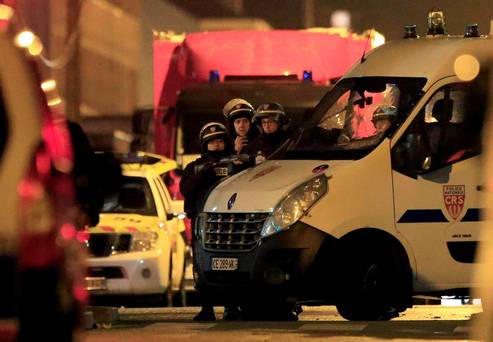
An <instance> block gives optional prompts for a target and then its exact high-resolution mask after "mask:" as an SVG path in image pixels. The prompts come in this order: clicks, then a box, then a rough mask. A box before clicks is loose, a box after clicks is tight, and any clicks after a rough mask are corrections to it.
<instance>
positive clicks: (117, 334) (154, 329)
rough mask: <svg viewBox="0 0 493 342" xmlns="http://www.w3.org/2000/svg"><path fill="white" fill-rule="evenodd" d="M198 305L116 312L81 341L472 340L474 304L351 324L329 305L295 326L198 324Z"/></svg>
mask: <svg viewBox="0 0 493 342" xmlns="http://www.w3.org/2000/svg"><path fill="white" fill-rule="evenodd" d="M198 310H199V308H197V307H187V308H139V309H127V308H120V309H118V312H116V310H115V311H114V313H115V314H116V313H117V314H116V316H114V317H113V318H114V319H115V321H114V322H113V323H111V324H98V327H97V328H95V329H91V330H86V331H85V332H84V334H83V336H81V337H82V339H81V340H82V341H87V342H96V341H98V342H99V341H101V342H102V341H105V342H112V341H135V342H140V341H142V342H153V341H193V342H196V341H228V342H229V341H283V342H284V341H298V340H306V341H387V340H389V341H390V340H392V341H406V342H412V341H428V340H430V341H473V339H472V338H471V337H470V332H471V330H472V328H471V324H472V323H473V321H474V319H475V318H474V316H475V315H477V314H479V313H480V312H481V307H480V306H477V305H465V306H459V307H456V306H438V305H420V306H415V307H414V308H412V309H409V310H407V311H406V312H404V313H403V314H401V316H400V317H398V318H394V319H393V320H392V321H389V322H349V321H346V320H344V319H343V318H342V317H340V316H339V315H338V314H337V310H336V309H335V307H333V306H322V307H304V312H303V313H302V314H301V315H300V320H299V321H298V322H243V321H236V322H225V321H222V320H221V317H222V309H221V308H216V315H217V318H218V320H217V321H215V322H207V323H197V322H194V321H192V317H193V316H194V315H195V314H196V313H197V312H198Z"/></svg>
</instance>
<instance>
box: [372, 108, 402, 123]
mask: <svg viewBox="0 0 493 342" xmlns="http://www.w3.org/2000/svg"><path fill="white" fill-rule="evenodd" d="M396 118H397V108H396V107H395V106H392V105H385V106H378V107H377V109H375V111H374V112H373V117H372V119H371V121H372V122H373V123H375V122H377V121H378V120H390V121H394V120H395V119H396Z"/></svg>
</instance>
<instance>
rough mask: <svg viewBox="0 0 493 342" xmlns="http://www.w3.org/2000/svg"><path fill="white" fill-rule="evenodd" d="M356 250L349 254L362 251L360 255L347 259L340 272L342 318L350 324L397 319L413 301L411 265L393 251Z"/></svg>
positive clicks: (340, 311)
mask: <svg viewBox="0 0 493 342" xmlns="http://www.w3.org/2000/svg"><path fill="white" fill-rule="evenodd" d="M354 247H356V246H354ZM354 247H353V248H351V249H349V250H351V251H353V252H355V251H359V252H358V254H357V255H353V256H348V257H347V258H345V260H347V261H346V262H344V263H343V266H342V268H341V271H340V272H339V274H340V278H339V279H341V281H340V284H339V290H338V299H337V301H336V306H337V310H338V312H339V314H340V315H341V316H342V317H344V318H345V319H348V320H351V321H374V320H390V319H391V318H394V317H396V316H398V312H402V311H404V310H406V308H407V307H408V306H409V305H408V302H409V301H410V300H411V276H410V268H409V266H408V264H407V263H405V262H403V260H402V259H401V258H398V257H396V255H395V253H392V251H391V250H385V249H384V250H378V251H375V250H369V249H367V248H366V249H365V248H363V249H360V248H361V246H357V248H354ZM346 250H348V249H346Z"/></svg>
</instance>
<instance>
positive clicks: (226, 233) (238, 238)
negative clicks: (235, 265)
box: [202, 213, 269, 251]
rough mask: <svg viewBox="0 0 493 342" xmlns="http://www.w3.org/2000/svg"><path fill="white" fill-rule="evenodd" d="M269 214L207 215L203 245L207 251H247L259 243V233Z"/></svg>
mask: <svg viewBox="0 0 493 342" xmlns="http://www.w3.org/2000/svg"><path fill="white" fill-rule="evenodd" d="M268 216H269V213H207V214H206V215H205V220H204V221H202V222H204V223H203V224H204V227H203V244H204V247H205V248H207V249H213V250H221V251H249V250H252V249H253V248H255V247H256V246H257V245H258V243H259V241H260V232H261V231H262V226H263V225H264V222H265V220H266V219H267V217H268Z"/></svg>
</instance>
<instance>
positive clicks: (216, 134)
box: [199, 122, 230, 146]
mask: <svg viewBox="0 0 493 342" xmlns="http://www.w3.org/2000/svg"><path fill="white" fill-rule="evenodd" d="M214 139H223V140H224V142H225V143H226V142H227V141H229V140H230V138H229V133H228V130H227V129H226V127H225V126H224V125H223V124H221V123H219V122H209V123H207V124H205V125H204V126H203V127H202V128H201V129H200V133H199V140H200V144H201V145H203V146H204V145H205V144H207V143H208V142H209V141H211V140H214Z"/></svg>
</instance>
